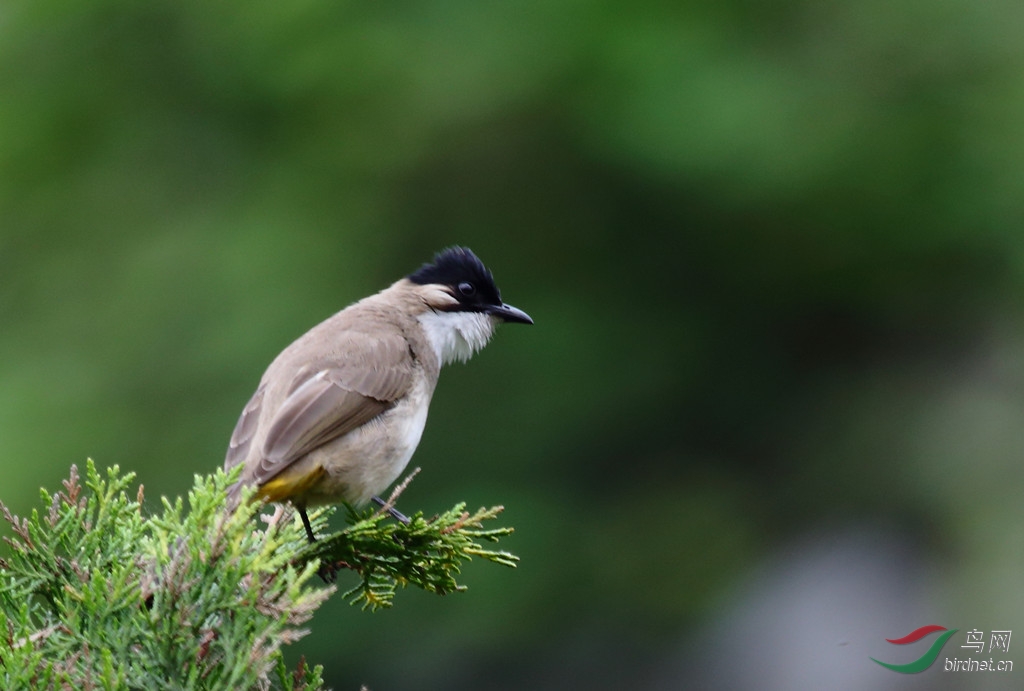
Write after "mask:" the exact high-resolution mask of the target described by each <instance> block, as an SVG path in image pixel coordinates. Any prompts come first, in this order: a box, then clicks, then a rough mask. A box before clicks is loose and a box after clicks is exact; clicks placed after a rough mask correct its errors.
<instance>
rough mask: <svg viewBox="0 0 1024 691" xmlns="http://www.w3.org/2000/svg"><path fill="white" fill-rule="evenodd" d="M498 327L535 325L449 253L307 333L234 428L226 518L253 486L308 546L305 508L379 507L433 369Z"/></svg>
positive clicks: (420, 421)
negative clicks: (291, 515) (298, 526)
mask: <svg viewBox="0 0 1024 691" xmlns="http://www.w3.org/2000/svg"><path fill="white" fill-rule="evenodd" d="M502 323H514V324H533V319H531V318H530V316H529V315H528V314H527V313H526V312H524V311H523V310H521V309H518V308H516V307H513V306H512V305H509V304H507V303H505V302H503V301H502V298H501V293H500V291H499V290H498V286H497V285H496V284H495V282H494V277H493V275H492V274H491V272H490V270H488V269H487V267H486V266H485V265H484V263H483V262H482V261H481V260H480V259H479V258H478V257H477V256H476V255H475V254H474V253H473V252H472V251H471V250H470V249H468V248H466V247H460V246H453V247H449V248H446V249H444V250H442V251H440V252H438V253H437V254H435V255H434V257H433V259H432V260H431V261H429V262H427V263H425V264H423V265H422V266H420V267H419V268H418V269H416V270H415V271H413V272H412V273H410V274H408V275H407V276H405V277H404V278H401V279H399V280H398V281H396V282H394V283H393V284H391V286H389V287H387V288H385V289H383V290H381V291H380V292H378V293H376V294H374V295H370V296H369V297H366V298H363V299H362V300H359V301H358V302H355V303H353V304H351V305H349V306H348V307H346V308H344V309H343V310H341V311H340V312H338V313H336V314H334V315H333V316H331V317H329V318H327V319H326V320H324V321H323V322H321V323H319V324H317V325H316V326H314V327H313V328H312V329H310V330H309V331H307V332H306V333H305V334H303V335H302V336H300V337H299V338H298V339H297V340H295V341H294V342H293V343H292V344H291V345H289V346H288V347H287V348H285V349H284V350H283V351H281V353H280V354H279V355H278V356H277V357H276V358H275V359H274V360H273V361H272V362H271V363H270V366H269V367H268V368H267V370H266V372H265V373H264V374H263V377H262V379H261V380H260V383H259V386H258V387H257V388H256V392H255V393H254V394H253V395H252V398H250V399H249V401H248V403H246V405H245V408H244V409H243V410H242V414H241V416H240V417H239V418H238V423H237V424H236V425H235V428H234V431H233V432H232V434H231V440H230V442H229V444H228V450H227V455H226V456H225V459H224V468H225V469H226V470H231V469H232V468H234V467H235V466H238V465H241V466H242V470H241V474H240V477H239V479H238V481H237V482H236V483H235V484H234V485H233V486H232V487H231V488H230V489H229V490H228V506H229V507H237V506H238V503H239V500H240V495H241V490H242V488H243V487H245V486H255V488H256V491H255V495H254V499H255V500H263V501H267V502H279V503H281V502H286V501H287V502H290V503H291V504H292V505H293V506H294V507H295V508H296V510H297V512H298V514H299V516H300V517H301V518H302V524H303V527H304V528H305V531H306V537H307V538H308V539H309V541H310V542H311V543H312V542H315V541H316V537H315V535H314V534H313V529H312V527H311V526H310V523H309V517H308V515H307V514H306V509H307V508H308V507H311V506H318V505H324V504H336V503H341V502H346V503H349V504H351V505H353V506H361V505H365V504H366V503H368V502H369V501H370V500H373V501H375V502H376V503H378V504H380V505H381V506H384V505H385V502H383V501H382V500H381V499H380V496H379V495H380V493H381V492H383V491H384V490H385V489H387V487H388V486H390V485H391V484H392V483H393V482H394V481H395V479H397V477H398V476H399V475H400V474H401V473H402V471H403V470H404V469H405V467H406V465H407V464H408V463H409V460H410V459H411V458H412V455H413V453H414V452H415V451H416V447H417V446H418V445H419V442H420V438H421V436H422V434H423V429H424V426H425V425H426V422H427V411H428V409H429V407H430V400H431V397H432V396H433V393H434V388H435V387H436V385H437V380H438V375H439V373H440V370H441V367H442V365H446V364H449V363H452V362H455V361H462V362H465V361H467V360H468V359H469V358H470V357H471V356H472V355H473V354H474V353H476V352H477V351H479V350H480V349H481V348H483V347H484V346H485V345H487V343H488V341H489V340H490V339H491V336H492V335H493V334H494V331H495V329H496V328H497V326H498V325H499V324H502ZM392 515H393V516H395V517H396V518H398V519H399V520H405V519H404V516H402V515H401V514H399V513H398V512H394V511H393V512H392Z"/></svg>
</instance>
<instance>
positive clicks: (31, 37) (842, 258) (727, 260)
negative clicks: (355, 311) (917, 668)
mask: <svg viewBox="0 0 1024 691" xmlns="http://www.w3.org/2000/svg"><path fill="white" fill-rule="evenodd" d="M1022 26H1024V5H1021V4H1019V3H1012V2H1000V1H999V0H991V1H986V0H983V1H982V2H977V1H976V0H944V1H941V2H923V1H920V0H907V1H904V2H898V3H892V2H879V1H878V0H867V1H865V2H857V3H853V2H845V3H842V2H833V1H829V0H826V1H825V2H803V1H801V0H785V1H783V2H778V3H758V2H748V1H746V0H734V1H732V2H728V1H727V2H724V3H723V2H717V3H690V4H682V3H670V2H656V1H653V0H641V1H639V2H634V3H613V2H599V1H596V0H592V1H589V2H587V1H583V0H568V1H558V0H545V1H543V2H540V1H537V0H524V1H520V2H494V1H490V0H484V1H480V0H476V1H474V2H465V1H458V0H452V1H451V2H421V3H414V2H390V1H384V2H373V3H358V2H310V1H308V0H297V1H295V2H280V3H247V2H239V1H228V2H218V3H207V2H198V1H195V0H177V1H176V2H168V1H165V0H153V1H151V2H145V3H138V2H123V1H118V0H82V1H76V0H65V1H60V0H42V1H40V0H31V1H30V0H9V1H8V2H7V3H4V5H3V6H2V7H0V280H2V283H0V459H2V460H0V469H2V474H0V476H2V480H0V497H2V499H3V500H4V501H5V502H7V503H8V504H9V505H10V506H11V507H12V508H13V509H14V510H15V511H16V512H18V513H24V512H25V511H27V510H29V509H30V507H32V506H33V505H35V504H36V502H37V501H38V499H37V497H38V488H39V486H40V485H43V486H46V487H48V488H50V489H53V488H55V487H56V486H57V485H58V483H59V480H60V478H61V477H63V476H65V474H66V472H67V469H68V467H69V466H70V465H71V464H72V463H78V464H79V465H81V464H82V463H83V461H84V459H85V458H86V457H92V458H94V459H95V460H96V461H97V463H98V464H99V465H101V466H105V465H113V464H115V463H116V464H120V466H121V467H122V468H123V469H129V470H132V471H135V472H136V473H138V478H139V480H140V481H141V482H142V483H144V484H145V486H146V491H147V496H148V501H149V503H150V505H151V507H152V508H153V510H156V508H157V507H158V506H159V503H158V497H159V496H160V495H168V496H174V495H179V494H182V493H184V492H185V491H186V490H187V489H188V488H189V486H190V485H191V482H192V476H193V474H195V473H208V472H210V471H212V470H213V469H214V468H216V467H218V466H219V465H220V464H221V462H222V460H223V454H224V450H225V447H226V444H227V439H228V437H229V435H230V432H231V429H232V427H233V426H234V423H235V420H236V418H237V416H238V414H239V412H240V411H241V408H242V406H243V405H244V403H245V401H246V400H247V398H248V397H249V395H250V394H251V392H252V391H253V390H254V388H255V386H256V383H257V382H258V380H259V377H260V375H261V374H262V372H263V369H264V368H265V367H266V365H267V364H268V363H269V362H270V360H271V359H272V358H273V357H274V355H276V353H277V352H278V351H279V350H281V349H282V348H283V347H284V346H285V345H287V344H288V343H289V342H290V341H291V340H292V339H294V338H295V337H297V336H298V335H299V334H301V333H302V332H303V331H305V330H306V329H307V328H309V327H310V326H312V325H313V324H315V323H317V322H318V321H320V320H321V319H323V318H325V317H326V316H328V315H329V314H331V313H333V312H334V311H336V310H338V309H340V308H342V307H344V306H345V305H347V304H348V303H350V302H352V301H354V300H356V299H358V298H360V297H362V296H364V295H366V294H369V293H370V292H373V291H376V290H377V289H380V288H382V287H385V286H386V285H388V284H389V283H390V282H391V281H393V280H395V279H397V278H398V277H400V276H402V275H404V274H406V273H408V272H409V271H411V270H413V269H414V268H416V267H417V266H418V265H419V264H420V263H422V262H423V261H425V260H427V259H429V257H430V256H431V255H432V254H433V252H434V251H436V250H438V249H440V248H442V247H444V246H446V245H450V244H455V243H459V244H465V245H468V246H470V247H472V248H473V249H474V250H475V251H476V252H477V253H478V254H479V255H480V256H481V257H482V258H483V259H484V261H485V262H487V263H488V265H489V266H490V268H491V269H492V270H493V271H494V273H495V275H496V277H497V279H498V283H499V285H500V286H501V288H502V291H503V296H504V297H505V298H506V299H507V300H508V301H509V302H511V303H512V304H514V305H516V306H518V307H521V308H523V309H525V310H526V311H528V312H529V313H530V314H531V315H532V316H533V317H534V319H535V320H536V325H535V326H534V327H530V328H521V327H520V328H511V327H509V328H505V329H502V330H501V332H500V333H499V334H498V336H497V337H496V339H495V342H494V343H493V344H492V345H491V346H490V347H489V348H488V349H487V350H485V351H484V352H483V353H481V354H480V355H478V356H477V357H476V358H475V359H474V360H473V361H472V362H471V363H469V364H468V365H466V366H453V367H450V368H448V369H447V370H446V371H445V372H444V373H443V375H442V380H441V383H440V386H439V387H438V391H437V394H436V396H435V398H434V404H433V407H432V412H431V418H430V424H429V425H428V426H427V431H426V434H425V436H424V439H423V442H422V444H421V446H420V449H419V451H418V453H417V456H416V457H415V458H414V461H413V465H419V466H422V467H423V472H422V473H421V475H420V476H419V477H418V478H417V480H416V481H415V482H414V483H413V484H412V486H411V487H410V489H409V490H408V491H407V492H406V494H405V495H404V496H403V498H402V504H403V506H402V509H403V510H404V511H415V510H417V509H422V510H424V511H426V512H428V513H429V512H432V511H437V510H440V509H442V508H445V507H448V506H450V505H451V504H453V503H455V502H456V501H462V500H465V501H467V502H469V503H470V504H472V505H484V504H486V505H490V504H495V503H502V504H505V505H506V506H507V507H508V508H507V512H506V514H505V521H506V522H507V523H508V524H511V525H514V526H515V527H516V529H517V532H516V534H515V535H514V536H513V537H512V538H511V539H510V540H509V541H508V544H507V547H508V548H509V549H511V550H513V551H515V552H517V553H518V554H520V555H521V556H522V558H523V562H522V566H521V568H519V569H518V570H517V571H510V570H505V569H500V568H497V567H492V566H488V565H482V564H476V563H474V564H471V565H469V566H468V567H467V568H466V570H465V573H464V581H465V582H466V583H468V584H469V585H470V591H469V592H468V593H466V594H464V595H459V596H452V597H448V598H438V597H434V596H429V595H426V594H423V593H419V592H412V591H403V592H401V593H400V594H399V596H398V598H397V601H396V607H395V608H394V610H392V611H388V612H383V613H377V614H370V613H366V612H360V611H359V610H356V609H353V608H350V607H348V606H347V605H346V604H345V603H344V602H343V601H342V600H341V599H340V598H335V599H334V601H332V602H331V603H329V604H328V605H327V606H325V607H324V608H323V609H322V610H321V611H320V612H319V613H318V614H317V616H316V618H315V619H314V620H313V621H312V622H311V628H312V634H311V635H310V636H308V637H307V638H306V639H304V640H303V641H302V643H301V644H299V645H296V646H293V649H291V650H289V652H288V655H289V658H290V659H292V660H297V658H298V655H300V654H305V655H306V656H307V657H308V658H309V659H310V660H311V661H312V662H315V663H322V664H324V665H325V666H326V670H327V676H328V681H329V684H330V685H331V686H333V687H334V688H336V689H356V688H358V686H359V684H361V683H366V684H368V685H369V687H370V688H371V689H373V690H374V691H382V690H384V689H394V690H398V691H408V690H417V691H418V690H420V689H438V688H445V689H479V688H481V687H486V688H491V689H563V688H588V689H620V688H650V689H679V688H736V689H746V688H750V689H816V688H821V689H847V688H848V689H858V690H860V689H889V688H893V689H906V688H915V689H916V688H971V689H974V688H1020V687H1021V686H1022V682H1020V681H1016V682H1015V681H1014V680H1013V679H1014V676H1015V675H1016V678H1017V679H1019V678H1020V677H1021V675H1024V662H1022V663H1021V666H1022V669H1021V670H1019V671H1018V672H1015V673H1013V674H1009V675H974V676H972V675H966V676H959V677H956V678H954V677H955V676H956V675H949V674H944V673H943V672H942V671H941V670H940V669H932V670H929V672H926V673H924V674H922V675H917V676H916V677H914V678H910V677H904V676H902V675H897V674H894V673H892V672H889V671H887V670H884V669H882V668H880V667H878V666H877V665H875V664H874V663H872V662H870V661H869V660H868V656H869V655H872V656H875V657H879V658H881V659H886V660H887V661H894V662H904V661H909V660H910V659H913V658H914V657H916V656H917V655H916V654H911V653H912V652H914V651H911V652H906V651H903V652H901V651H898V650H893V649H891V646H888V645H887V644H886V643H885V642H884V640H883V639H884V638H892V637H897V636H902V635H904V634H905V633H907V632H909V631H910V630H911V629H914V628H916V627H918V626H921V625H923V624H926V623H940V624H944V625H946V626H948V627H950V628H953V627H959V628H961V629H963V630H964V631H966V630H967V629H971V628H977V629H980V630H983V631H987V630H994V629H1014V627H1020V628H1022V629H1024V597H1022V595H1021V588H1020V580H1021V576H1022V570H1024V569H1022V567H1024V540H1022V534H1024V506H1022V502H1021V492H1022V489H1024V469H1022V468H1024V466H1022V463H1021V456H1022V452H1024V424H1022V422H1024V386H1022V384H1024V329H1022V322H1021V318H1022V316H1024V300H1022V296H1024V233H1022V230H1021V224H1022V221H1024V40H1022V38H1024V37H1022V33H1024V31H1022V29H1021V27H1022ZM1020 635H1024V631H1022V632H1021V634H1020ZM960 642H962V641H961V639H960V638H955V639H952V641H951V643H950V649H949V650H948V651H947V652H948V653H949V654H950V655H958V656H961V657H963V656H966V655H967V653H966V651H965V652H961V651H960V649H959V643H960ZM1015 651H1016V648H1014V647H1011V648H1010V651H1009V653H1010V654H1009V656H1008V657H1009V658H1011V659H1012V658H1013V657H1014V655H1013V653H1014V652H1015ZM900 655H902V656H903V657H902V658H900ZM898 658H900V659H898ZM939 666H941V660H940V663H939ZM991 677H999V678H998V679H996V678H991Z"/></svg>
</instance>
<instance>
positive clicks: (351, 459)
mask: <svg viewBox="0 0 1024 691" xmlns="http://www.w3.org/2000/svg"><path fill="white" fill-rule="evenodd" d="M429 403H430V396H429V393H428V392H426V391H414V392H413V395H410V396H409V397H408V398H406V399H404V400H403V401H401V402H400V403H398V404H397V405H395V406H394V407H393V408H391V409H389V410H388V411H386V412H385V413H383V414H381V415H379V416H378V417H376V418H374V419H373V420H371V421H370V422H368V423H366V424H365V425H363V426H361V427H359V428H358V429H355V430H352V431H351V432H349V433H348V434H346V435H344V436H342V437H339V438H338V439H335V440H334V441H332V442H329V443H328V444H325V445H324V446H321V447H320V448H318V449H315V450H314V451H312V452H310V453H309V454H308V455H307V456H306V457H305V458H303V459H302V461H301V462H300V463H301V465H302V466H305V468H306V470H307V472H318V471H317V469H318V468H322V469H323V474H322V478H321V479H320V481H319V482H317V483H316V484H315V485H314V486H313V487H311V488H310V489H309V490H308V491H307V492H306V502H307V503H308V504H327V503H336V502H338V501H347V502H349V503H350V504H354V505H360V504H365V503H366V502H368V501H369V500H370V498H371V497H373V496H374V495H379V494H381V493H382V492H383V491H384V490H385V489H387V488H388V486H389V485H390V484H391V483H393V482H394V481H395V480H396V479H397V478H398V476H399V475H400V474H401V473H402V471H403V470H405V467H406V465H408V463H409V459H411V458H412V455H413V453H415V451H416V447H417V446H418V445H419V443H420V438H421V437H422V436H423V428H424V427H425V426H426V423H427V409H428V407H429ZM297 465H298V464H297Z"/></svg>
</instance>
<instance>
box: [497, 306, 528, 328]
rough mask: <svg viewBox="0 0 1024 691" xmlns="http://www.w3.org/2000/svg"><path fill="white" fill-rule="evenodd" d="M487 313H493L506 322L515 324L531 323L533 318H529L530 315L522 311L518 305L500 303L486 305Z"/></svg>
mask: <svg viewBox="0 0 1024 691" xmlns="http://www.w3.org/2000/svg"><path fill="white" fill-rule="evenodd" d="M487 314H493V315H494V316H495V317H497V318H498V319H501V320H502V321H506V322H513V323H515V324H532V323H533V320H532V319H530V315H528V314H527V313H526V312H524V311H522V310H521V309H519V308H518V307H513V306H512V305H507V304H504V303H502V304H500V305H489V306H488V307H487Z"/></svg>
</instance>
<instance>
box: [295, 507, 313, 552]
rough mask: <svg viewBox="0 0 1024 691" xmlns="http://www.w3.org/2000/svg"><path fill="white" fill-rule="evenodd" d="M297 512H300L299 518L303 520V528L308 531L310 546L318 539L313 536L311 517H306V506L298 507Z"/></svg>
mask: <svg viewBox="0 0 1024 691" xmlns="http://www.w3.org/2000/svg"><path fill="white" fill-rule="evenodd" d="M295 508H296V510H298V512H299V517H300V518H301V519H302V527H304V528H305V529H306V537H308V538H309V544H313V543H314V542H316V537H314V536H313V526H311V525H310V524H309V516H307V515H306V507H305V506H296V507H295Z"/></svg>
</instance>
